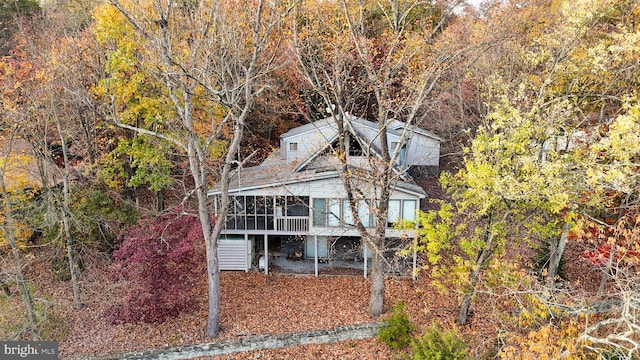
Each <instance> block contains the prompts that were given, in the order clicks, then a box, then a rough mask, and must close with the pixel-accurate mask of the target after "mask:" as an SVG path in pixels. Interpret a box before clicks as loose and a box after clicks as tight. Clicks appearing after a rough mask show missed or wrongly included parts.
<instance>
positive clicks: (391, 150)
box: [389, 141, 407, 165]
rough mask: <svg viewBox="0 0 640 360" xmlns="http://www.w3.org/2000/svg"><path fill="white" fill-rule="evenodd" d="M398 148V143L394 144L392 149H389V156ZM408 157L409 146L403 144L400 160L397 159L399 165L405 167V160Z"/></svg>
mask: <svg viewBox="0 0 640 360" xmlns="http://www.w3.org/2000/svg"><path fill="white" fill-rule="evenodd" d="M397 147H398V143H397V142H396V141H394V142H392V143H391V147H390V148H389V155H393V153H394V152H395V151H396V148H397ZM406 156H407V144H402V147H401V148H400V150H398V158H397V162H398V164H400V165H404V159H405V157H406Z"/></svg>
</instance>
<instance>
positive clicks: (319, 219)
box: [313, 199, 327, 226]
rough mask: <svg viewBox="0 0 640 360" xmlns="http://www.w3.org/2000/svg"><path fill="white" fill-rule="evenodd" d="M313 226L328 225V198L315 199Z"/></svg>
mask: <svg viewBox="0 0 640 360" xmlns="http://www.w3.org/2000/svg"><path fill="white" fill-rule="evenodd" d="M313 226H327V199H313Z"/></svg>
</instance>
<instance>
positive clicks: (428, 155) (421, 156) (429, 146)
mask: <svg viewBox="0 0 640 360" xmlns="http://www.w3.org/2000/svg"><path fill="white" fill-rule="evenodd" d="M439 161H440V142H439V141H437V140H434V139H432V138H429V137H426V136H423V135H420V134H414V135H413V137H412V139H411V141H410V143H409V148H408V149H407V160H406V162H405V164H406V165H408V166H416V165H417V166H438V164H439Z"/></svg>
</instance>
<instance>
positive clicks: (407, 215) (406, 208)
mask: <svg viewBox="0 0 640 360" xmlns="http://www.w3.org/2000/svg"><path fill="white" fill-rule="evenodd" d="M417 203H418V202H417V201H416V200H400V199H391V200H389V213H388V215H387V226H389V227H391V226H393V224H394V223H397V222H398V221H400V220H407V221H412V222H413V221H415V220H416V210H417Z"/></svg>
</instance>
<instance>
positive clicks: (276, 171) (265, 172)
mask: <svg viewBox="0 0 640 360" xmlns="http://www.w3.org/2000/svg"><path fill="white" fill-rule="evenodd" d="M296 165H297V163H296V162H286V161H279V162H278V161H271V162H269V163H267V164H265V163H263V164H262V165H260V166H253V167H248V168H243V169H240V170H239V171H235V172H234V173H233V175H231V181H230V184H229V191H230V192H232V193H233V192H238V191H243V190H249V189H261V188H272V187H279V186H283V185H288V184H294V183H304V182H311V181H317V180H325V179H332V178H338V177H339V176H340V175H339V173H338V172H337V171H336V170H332V169H330V168H328V167H313V168H311V169H310V170H303V171H300V172H293V169H294V168H295V167H296ZM396 188H397V189H399V190H405V191H409V192H413V193H417V194H421V195H424V196H426V193H425V192H424V190H423V189H422V188H421V187H420V186H418V185H417V184H416V183H414V182H413V181H401V180H398V182H397V184H396ZM219 193H220V187H219V186H218V185H216V186H214V187H213V189H211V190H210V191H209V195H216V194H219Z"/></svg>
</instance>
